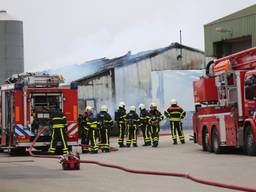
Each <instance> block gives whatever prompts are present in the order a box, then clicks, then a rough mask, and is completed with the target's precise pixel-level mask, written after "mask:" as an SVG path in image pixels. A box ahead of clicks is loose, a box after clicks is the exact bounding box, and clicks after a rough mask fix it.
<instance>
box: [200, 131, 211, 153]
mask: <svg viewBox="0 0 256 192" xmlns="http://www.w3.org/2000/svg"><path fill="white" fill-rule="evenodd" d="M202 136H203V142H202V148H203V151H208V152H212V146H211V145H210V143H209V133H208V129H207V128H205V129H204V130H203V134H202Z"/></svg>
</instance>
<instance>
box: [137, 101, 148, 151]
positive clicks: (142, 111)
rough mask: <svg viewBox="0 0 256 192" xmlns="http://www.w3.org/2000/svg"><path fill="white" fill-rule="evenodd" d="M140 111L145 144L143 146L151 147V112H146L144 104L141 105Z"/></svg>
mask: <svg viewBox="0 0 256 192" xmlns="http://www.w3.org/2000/svg"><path fill="white" fill-rule="evenodd" d="M139 109H140V128H141V131H142V134H143V139H144V144H143V146H150V145H151V139H150V125H149V120H150V115H149V112H148V111H147V110H146V108H145V105H144V104H140V105H139Z"/></svg>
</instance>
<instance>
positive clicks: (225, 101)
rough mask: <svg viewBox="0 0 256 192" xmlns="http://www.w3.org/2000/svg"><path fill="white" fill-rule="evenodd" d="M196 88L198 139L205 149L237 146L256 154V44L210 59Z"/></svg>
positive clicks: (219, 150)
mask: <svg viewBox="0 0 256 192" xmlns="http://www.w3.org/2000/svg"><path fill="white" fill-rule="evenodd" d="M193 91H194V101H195V114H194V116H193V132H194V139H195V142H197V143H198V144H200V145H202V148H203V150H204V151H209V152H212V151H214V152H215V153H220V152H221V150H222V149H223V148H225V147H237V148H243V149H244V151H245V152H246V153H247V154H248V155H256V48H251V49H248V50H245V51H242V52H239V53H236V54H233V55H230V56H227V57H224V58H221V59H218V60H216V61H213V62H210V63H209V64H208V66H207V68H206V76H204V77H202V78H201V79H200V80H197V81H194V82H193Z"/></svg>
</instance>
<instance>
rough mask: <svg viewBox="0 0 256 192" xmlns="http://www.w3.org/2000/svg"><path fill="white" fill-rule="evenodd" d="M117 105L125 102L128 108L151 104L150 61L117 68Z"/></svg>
mask: <svg viewBox="0 0 256 192" xmlns="http://www.w3.org/2000/svg"><path fill="white" fill-rule="evenodd" d="M115 86H116V105H118V103H119V102H120V101H124V102H125V103H126V105H127V106H130V105H136V106H138V105H139V104H140V103H145V104H148V103H150V102H151V63H150V59H146V60H143V61H140V62H138V63H135V64H132V65H127V66H123V67H118V68H115Z"/></svg>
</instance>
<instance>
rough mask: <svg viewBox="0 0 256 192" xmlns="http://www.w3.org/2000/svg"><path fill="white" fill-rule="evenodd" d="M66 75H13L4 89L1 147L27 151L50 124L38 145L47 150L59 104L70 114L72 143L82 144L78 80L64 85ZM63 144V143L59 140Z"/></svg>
mask: <svg viewBox="0 0 256 192" xmlns="http://www.w3.org/2000/svg"><path fill="white" fill-rule="evenodd" d="M61 83H63V77H62V76H57V75H49V74H45V73H24V74H19V75H13V76H12V77H11V78H8V79H7V80H6V82H5V83H4V84H2V85H1V90H0V150H2V151H3V150H4V149H8V151H9V152H10V153H11V154H23V153H25V151H26V148H28V147H29V146H30V144H31V142H32V141H33V139H34V138H35V136H36V135H37V133H38V132H39V131H40V130H41V129H43V128H46V131H45V132H43V133H42V134H41V135H40V137H39V139H38V141H37V142H36V143H35V145H34V147H35V148H36V149H38V150H42V151H46V150H47V149H48V147H49V144H50V141H51V125H50V114H51V111H52V110H53V109H56V108H59V109H60V110H61V111H63V113H64V114H65V116H66V118H67V132H66V133H67V141H68V145H69V147H72V146H73V145H77V144H78V126H77V118H78V117H77V115H78V107H77V105H78V104H77V102H78V99H77V97H78V96H77V84H76V83H75V82H73V83H71V84H70V86H68V87H67V86H60V85H61ZM59 144H60V143H59Z"/></svg>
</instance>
